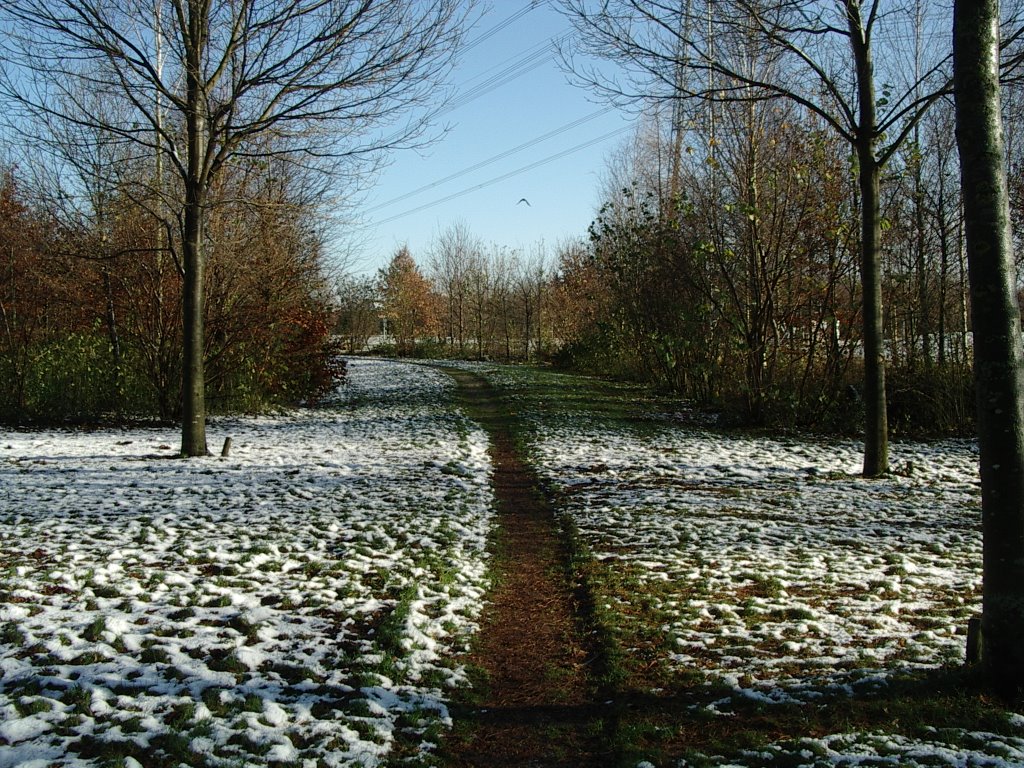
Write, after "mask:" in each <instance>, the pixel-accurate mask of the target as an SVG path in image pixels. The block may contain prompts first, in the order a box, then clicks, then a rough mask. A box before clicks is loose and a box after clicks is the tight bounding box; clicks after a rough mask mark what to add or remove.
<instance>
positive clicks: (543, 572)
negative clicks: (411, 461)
mask: <svg viewBox="0 0 1024 768" xmlns="http://www.w3.org/2000/svg"><path fill="white" fill-rule="evenodd" d="M446 370H447V369H446ZM447 372H448V373H449V374H451V375H452V377H453V378H454V379H455V380H456V382H457V383H458V386H459V393H460V397H461V399H462V403H463V405H464V407H465V408H466V409H467V412H468V414H469V415H470V417H471V418H473V419H474V420H475V421H477V422H478V423H479V424H481V426H483V428H484V429H485V430H486V431H487V433H488V435H489V436H490V440H491V447H490V453H491V459H492V461H493V463H494V490H495V495H496V497H497V515H498V519H497V526H496V529H497V532H496V534H495V537H494V540H493V544H492V549H493V555H494V558H495V560H494V568H493V573H494V577H495V584H494V587H493V590H492V593H491V595H490V597H489V605H488V608H487V609H486V611H485V614H484V615H483V617H482V621H481V632H480V634H479V636H478V639H477V641H476V643H475V644H474V649H473V651H472V653H471V654H470V658H469V659H467V661H468V663H469V664H470V665H472V666H474V667H476V668H477V669H479V670H481V672H482V674H481V675H480V678H482V679H480V680H479V682H478V683H477V684H476V690H474V691H472V692H470V694H469V695H470V696H472V697H473V698H472V700H470V701H464V702H461V703H457V704H456V705H455V706H454V707H453V711H452V714H453V717H454V719H455V723H456V726H455V731H454V734H453V736H452V737H451V738H449V740H448V742H447V743H446V744H445V745H444V747H443V748H442V755H443V756H444V758H445V760H446V764H447V765H450V766H457V767H460V768H461V767H462V766H480V767H483V766H503V767H504V768H516V767H517V766H523V767H525V766H538V767H540V766H543V767H544V768H548V767H549V766H550V767H553V766H559V767H561V766H565V767H566V768H568V767H569V766H573V767H575V766H592V765H599V764H601V763H602V762H606V760H605V757H606V756H605V755H602V754H601V744H602V741H603V739H602V738H601V736H602V730H603V722H602V714H603V707H602V705H600V704H595V702H594V696H595V691H594V690H593V685H592V684H591V681H590V678H589V676H588V671H589V666H590V665H589V662H590V661H591V654H590V652H589V650H588V648H587V645H586V643H585V642H584V639H583V638H582V636H581V631H580V623H579V621H578V620H577V606H576V605H575V604H574V600H573V593H572V588H571V585H570V583H569V575H568V568H567V551H566V549H565V545H564V543H563V540H562V537H561V536H560V534H559V531H558V528H557V525H556V521H555V517H554V514H553V512H552V510H551V508H550V506H549V505H548V504H547V503H546V501H545V499H544V496H543V494H542V493H541V492H540V491H539V489H538V483H537V477H536V475H535V473H534V472H533V469H532V468H531V467H530V466H529V465H528V464H527V463H526V462H525V461H524V460H523V458H522V456H521V455H520V451H519V450H518V448H517V446H516V444H515V440H514V430H513V427H514V425H515V421H514V416H513V415H512V414H510V413H509V412H508V410H507V408H506V407H505V406H504V405H503V404H502V403H501V401H500V399H499V397H498V395H497V394H496V392H495V391H494V389H493V388H491V387H490V385H489V384H488V383H487V382H486V381H485V380H484V379H483V378H481V377H479V376H477V375H475V374H472V373H468V372H465V371H457V370H447Z"/></svg>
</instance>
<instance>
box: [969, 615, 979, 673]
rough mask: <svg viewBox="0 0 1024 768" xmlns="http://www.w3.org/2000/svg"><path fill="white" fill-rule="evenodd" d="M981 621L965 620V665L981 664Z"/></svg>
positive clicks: (974, 619)
mask: <svg viewBox="0 0 1024 768" xmlns="http://www.w3.org/2000/svg"><path fill="white" fill-rule="evenodd" d="M981 642H982V641H981V619H980V618H978V617H975V618H973V619H968V620H967V664H969V665H970V664H978V663H980V662H981Z"/></svg>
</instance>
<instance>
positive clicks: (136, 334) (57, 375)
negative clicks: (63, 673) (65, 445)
mask: <svg viewBox="0 0 1024 768" xmlns="http://www.w3.org/2000/svg"><path fill="white" fill-rule="evenodd" d="M225 198H226V201H225V202H224V204H223V205H221V206H220V207H219V208H218V211H217V213H218V215H217V216H215V217H213V221H212V223H211V227H210V237H211V241H212V242H213V244H214V248H213V254H212V256H211V268H210V270H209V271H208V274H207V282H208V285H207V290H208V295H209V297H210V298H209V301H208V303H207V310H206V312H207V323H208V328H209V334H208V338H207V349H206V354H207V361H208V366H209V371H210V375H209V377H208V381H207V389H208V394H209V396H210V399H211V403H212V405H213V408H214V410H221V411H228V410H238V409H244V410H254V409H260V408H264V407H267V406H270V405H278V404H291V403H299V402H312V401H315V400H317V399H318V398H321V397H323V396H324V395H325V394H327V393H328V392H330V391H331V390H332V389H333V388H334V387H335V385H336V384H337V382H338V381H339V380H340V378H341V377H342V376H343V363H342V362H341V361H340V358H339V357H338V356H337V349H336V348H335V345H334V343H333V341H332V337H331V333H330V329H331V327H332V325H333V320H332V312H333V309H332V306H331V302H330V301H329V299H328V294H327V290H326V287H325V286H326V280H325V277H324V269H323V259H322V253H321V248H320V243H319V241H318V239H317V238H316V237H315V236H314V234H313V233H312V230H311V228H309V227H307V226H306V224H305V222H304V219H303V217H302V216H301V215H296V212H295V210H294V209H287V210H286V208H285V207H282V206H281V205H277V206H260V205H258V204H255V203H256V202H258V199H257V200H256V201H255V202H254V201H253V200H249V201H248V203H247V204H246V205H244V206H243V205H235V204H232V203H231V202H230V201H231V199H232V198H229V197H228V196H227V195H225ZM278 202H280V201H278ZM106 214H107V218H106V220H105V222H104V226H102V228H101V227H100V226H99V225H98V224H97V223H96V222H95V221H91V222H85V223H83V222H82V221H81V220H78V221H73V220H68V219H66V218H62V217H60V216H58V215H57V214H56V213H55V212H54V211H50V210H47V209H46V206H45V205H42V204H38V203H37V204H31V205H30V204H29V202H28V195H26V194H24V193H23V191H22V190H21V189H20V188H19V185H18V181H17V178H16V172H15V171H14V170H8V171H7V172H6V173H5V174H4V175H3V177H2V183H0V263H2V267H0V418H2V420H3V421H4V422H6V423H34V422H54V421H68V420H71V421H94V420H97V419H105V418H133V419H134V418H151V417H152V418H158V419H161V420H173V419H175V418H177V417H178V416H179V409H180V387H181V383H180V382H181V343H182V341H181V334H182V329H181V310H180V307H181V273H180V270H179V268H178V264H177V262H176V259H175V255H174V248H173V247H171V246H172V245H173V243H172V244H170V245H168V243H167V241H166V230H164V229H162V228H161V227H160V226H158V224H157V222H155V221H154V219H153V218H152V216H150V215H149V214H148V213H147V212H146V211H145V210H144V209H143V208H141V207H140V206H138V205H135V204H133V203H131V202H130V201H129V200H128V199H127V198H123V199H118V200H115V201H113V202H111V203H110V205H109V207H108V209H107V211H106Z"/></svg>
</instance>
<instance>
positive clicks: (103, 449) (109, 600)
mask: <svg viewBox="0 0 1024 768" xmlns="http://www.w3.org/2000/svg"><path fill="white" fill-rule="evenodd" d="M349 370H350V383H349V385H348V386H346V387H345V388H344V389H343V392H342V393H341V395H340V397H339V399H338V400H337V402H335V403H333V404H332V405H331V407H328V408H325V409H318V410H311V411H297V412H291V413H287V414H284V415H280V416H276V417H264V418H245V419H232V420H222V421H218V422H215V423H214V424H213V425H212V426H211V429H210V446H211V448H218V449H219V447H220V442H221V440H222V439H223V438H224V437H225V436H230V437H232V438H233V442H234V445H233V450H232V452H231V454H230V457H228V458H220V457H216V458H212V457H211V458H204V459H194V460H187V461H185V460H180V459H174V458H172V457H173V456H174V454H175V449H176V447H177V445H178V444H179V438H178V435H177V434H176V433H175V432H174V431H158V430H133V431H98V432H69V431H53V432H4V433H0V766H5V767H6V766H26V768H27V767H28V766H39V767H43V766H53V765H83V766H84V765H125V766H136V765H139V764H141V765H145V766H147V768H150V767H156V766H165V765H167V766H171V765H178V764H186V765H189V766H197V765H209V766H220V765H225V766H227V765H230V766H243V765H275V764H276V765H297V766H342V765H346V766H347V765H365V766H373V765H378V764H379V763H380V762H381V760H382V758H384V756H386V755H389V754H391V755H392V756H411V755H414V754H415V753H416V752H417V751H418V750H429V749H430V747H431V740H432V739H434V738H436V735H437V732H438V731H440V730H442V728H443V724H444V723H445V722H446V720H447V711H446V709H445V705H444V700H445V698H446V696H447V693H448V692H449V691H450V688H451V687H452V686H455V685H458V684H459V683H460V682H461V681H462V680H463V671H462V670H461V669H460V668H459V667H458V666H457V665H456V664H455V663H454V662H453V661H452V655H453V652H454V651H456V650H458V649H461V648H462V647H464V646H465V643H466V641H467V637H468V635H469V634H470V633H471V631H472V630H473V628H474V619H475V616H476V615H477V613H478V611H479V608H480V605H481V600H482V595H483V590H484V588H485V586H486V585H485V570H486V556H485V551H484V541H485V536H486V533H487V529H488V526H489V519H490V511H489V510H490V508H491V496H490V489H489V484H488V480H489V473H490V468H489V462H488V459H487V456H486V437H485V436H484V434H483V433H482V432H481V431H480V430H479V429H478V428H477V427H475V426H474V425H472V424H471V423H469V422H467V421H466V419H465V418H464V417H463V416H461V415H460V414H459V413H458V412H457V411H456V410H455V408H454V406H453V405H452V397H451V389H452V384H451V381H450V380H449V379H448V377H446V376H445V375H444V374H441V373H439V372H436V371H433V370H429V369H425V368H420V367H416V366H411V365H400V364H396V363H389V362H383V361H363V360H354V361H351V363H350V368H349Z"/></svg>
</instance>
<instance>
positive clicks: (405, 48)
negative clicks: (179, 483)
mask: <svg viewBox="0 0 1024 768" xmlns="http://www.w3.org/2000/svg"><path fill="white" fill-rule="evenodd" d="M466 7H467V4H466V3H465V2H462V1H461V0H393V1H392V2H379V1H378V0H286V1H285V2H273V3H268V2H264V1H263V0H232V1H231V2H228V0H7V2H5V3H4V4H3V6H2V7H0V22H2V24H3V30H2V34H0V59H2V60H5V61H6V64H4V65H3V67H4V68H3V71H2V76H0V88H2V91H3V92H4V94H5V95H6V96H7V97H8V98H9V99H11V100H12V101H13V103H15V104H17V105H20V106H21V107H22V108H23V109H22V111H21V114H19V115H18V116H17V117H18V118H19V119H20V120H29V119H34V120H35V122H34V124H33V126H32V127H31V128H30V129H29V130H30V131H34V130H38V129H39V125H40V124H43V125H55V124H56V125H59V124H68V123H70V124H79V125H80V124H89V125H91V126H94V127H96V128H98V129H99V133H101V134H102V135H104V136H106V137H108V138H107V139H106V140H112V141H115V142H119V143H121V144H123V145H125V146H127V147H132V148H134V149H135V151H136V152H137V153H138V154H139V155H140V156H149V157H158V158H160V162H161V163H162V165H163V167H164V168H165V169H166V171H167V173H168V174H169V176H170V177H171V179H173V181H174V183H168V184H166V185H165V184H164V183H163V182H162V180H160V181H158V182H152V183H150V184H149V187H150V188H149V189H148V190H147V194H140V195H139V198H140V199H153V194H152V192H154V191H155V192H156V193H158V195H160V196H162V197H163V204H162V205H161V206H160V210H159V211H158V213H160V214H161V215H166V216H167V218H168V222H169V223H170V224H173V229H174V230H175V231H176V233H177V238H176V240H177V247H176V252H175V256H176V260H177V265H178V268H179V270H180V273H181V276H182V279H183V294H182V295H183V301H182V315H183V321H184V364H183V371H184V374H183V403H182V443H181V452H182V454H183V455H185V456H196V455H203V454H205V453H206V451H207V448H206V426H205V424H206V404H205V374H204V359H203V352H204V329H203V307H204V302H205V297H204V295H203V285H204V273H205V271H206V263H207V252H206V246H207V234H206V232H205V223H206V216H207V209H208V207H209V205H210V204H211V198H210V190H211V187H212V186H213V185H214V184H215V183H216V180H217V178H218V177H219V176H220V175H221V173H222V172H223V171H224V169H225V167H226V166H228V165H229V164H231V163H232V162H233V160H234V159H236V158H238V157H247V158H249V159H252V158H253V157H256V158H260V157H263V158H269V157H281V158H284V159H286V160H287V161H288V162H290V163H295V164H298V165H302V166H305V167H307V168H313V169H315V170H317V171H320V172H324V173H328V174H335V175H339V174H342V172H348V173H358V172H364V171H366V170H367V168H368V164H372V162H373V161H375V160H376V159H378V158H379V157H380V155H381V153H382V152H384V151H386V150H389V149H392V148H395V147H398V146H402V145H407V144H409V143H410V142H412V141H414V140H415V139H416V138H417V137H419V136H421V135H422V134H421V131H422V129H423V128H424V126H425V118H424V117H419V118H417V117H416V115H417V114H419V115H426V114H428V113H427V112H426V111H423V110H419V111H415V110H414V109H413V108H415V107H419V106H422V105H423V104H425V103H428V102H429V101H434V100H436V93H437V91H436V87H435V86H436V85H437V82H438V80H439V78H440V77H441V76H443V75H444V74H445V73H446V71H447V69H448V66H449V65H450V63H451V61H452V56H453V55H454V52H455V51H456V49H457V45H458V42H459V38H460V33H461V27H462V24H461V21H462V19H463V18H464V13H465V8H466ZM83 86H85V87H83ZM83 93H89V94H100V95H101V96H103V97H105V98H107V99H109V100H110V101H111V102H113V103H116V104H117V105H118V106H119V108H118V109H116V110H110V111H109V113H107V114H104V115H97V114H95V113H92V112H90V110H89V109H88V104H86V103H84V102H83V100H82V94H83ZM159 175H160V174H157V176H159ZM346 178H351V177H350V176H346Z"/></svg>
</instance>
